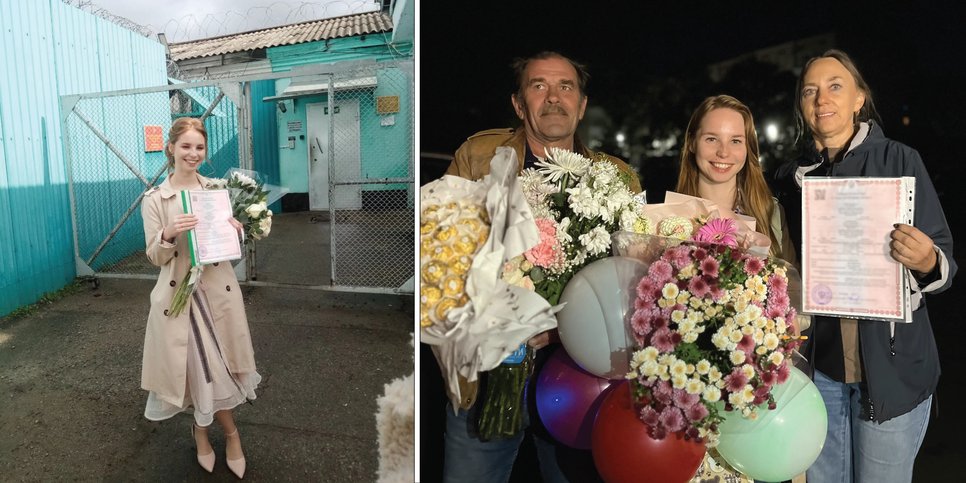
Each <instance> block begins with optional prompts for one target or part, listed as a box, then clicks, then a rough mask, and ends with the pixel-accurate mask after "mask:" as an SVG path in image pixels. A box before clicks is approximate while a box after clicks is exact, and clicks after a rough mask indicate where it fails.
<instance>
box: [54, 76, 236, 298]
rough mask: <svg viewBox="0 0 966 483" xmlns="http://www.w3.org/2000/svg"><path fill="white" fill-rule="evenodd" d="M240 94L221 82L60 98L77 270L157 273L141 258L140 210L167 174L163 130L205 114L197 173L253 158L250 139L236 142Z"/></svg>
mask: <svg viewBox="0 0 966 483" xmlns="http://www.w3.org/2000/svg"><path fill="white" fill-rule="evenodd" d="M226 94H228V95H226ZM241 96H242V87H241V85H240V84H238V83H231V82H224V83H220V84H219V85H215V83H207V84H205V85H200V86H197V87H187V86H177V85H175V86H167V87H159V88H144V89H131V90H124V91H115V92H104V93H97V94H86V95H82V96H63V97H62V98H61V108H62V110H61V112H63V113H64V114H63V132H64V144H65V147H66V148H65V151H66V157H67V167H68V170H67V172H68V177H69V186H70V200H71V216H72V220H73V223H74V247H75V257H76V262H75V264H76V266H77V274H78V275H79V276H84V275H98V276H106V277H117V278H145V279H153V278H154V277H156V276H157V273H158V268H157V267H155V266H153V265H151V264H150V262H148V260H147V258H146V257H145V256H144V227H143V221H142V219H141V209H140V208H141V200H142V198H143V196H144V192H145V191H146V190H148V189H149V188H150V187H152V186H155V185H157V184H158V183H159V181H160V180H161V178H162V177H163V176H164V175H165V172H166V166H167V157H166V156H165V154H164V147H165V142H166V139H165V136H167V132H168V129H169V128H170V126H171V123H172V122H173V120H174V119H176V118H178V117H186V116H190V117H199V118H202V119H203V120H204V123H205V129H206V130H207V131H208V141H209V143H208V144H209V151H208V162H207V163H205V165H203V166H202V167H201V168H200V169H199V172H200V173H201V174H202V175H205V176H210V177H218V176H221V175H223V174H224V173H225V171H227V170H228V169H229V168H231V167H239V161H243V162H245V161H247V160H250V156H249V155H246V154H245V151H246V150H247V149H248V147H247V146H249V144H250V143H245V142H239V139H240V138H243V136H244V135H246V134H247V131H246V130H245V127H244V126H245V122H243V121H242V122H240V120H244V119H245V117H246V115H247V113H246V109H245V108H244V107H242V108H239V107H238V106H246V105H247V102H242V101H241ZM242 167H244V164H243V165H242ZM243 269H244V267H243Z"/></svg>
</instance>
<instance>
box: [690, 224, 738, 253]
mask: <svg viewBox="0 0 966 483" xmlns="http://www.w3.org/2000/svg"><path fill="white" fill-rule="evenodd" d="M737 233H738V228H737V226H736V225H735V221H734V220H732V219H730V218H712V219H710V220H708V222H707V223H705V224H704V226H702V227H701V228H700V229H698V232H697V233H695V234H694V239H695V240H697V241H700V242H707V243H717V244H720V245H727V246H729V247H737V246H738V240H737V238H735V235H736V234H737Z"/></svg>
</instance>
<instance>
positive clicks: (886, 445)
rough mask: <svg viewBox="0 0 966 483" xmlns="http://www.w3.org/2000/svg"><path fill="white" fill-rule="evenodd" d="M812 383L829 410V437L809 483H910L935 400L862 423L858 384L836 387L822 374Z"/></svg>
mask: <svg viewBox="0 0 966 483" xmlns="http://www.w3.org/2000/svg"><path fill="white" fill-rule="evenodd" d="M814 381H815V385H816V386H817V387H818V391H819V392H820V393H821V394H822V399H824V400H825V408H826V409H827V410H828V435H827V436H826V437H825V446H824V447H823V448H822V453H821V454H819V456H818V460H816V461H815V463H814V464H812V466H811V467H810V468H809V469H808V473H807V475H806V479H807V480H808V482H809V483H823V482H830V483H840V482H852V481H854V482H859V483H864V482H876V483H879V482H910V481H912V467H913V464H914V463H915V461H916V454H917V453H918V452H919V447H920V446H921V445H922V440H923V438H925V436H926V426H927V425H928V423H929V408H930V407H931V406H932V396H930V397H929V398H928V399H926V400H925V401H923V402H922V403H920V404H919V405H918V406H916V407H915V409H913V410H912V411H909V412H908V413H906V414H903V415H901V416H897V417H895V418H892V419H890V420H888V421H885V422H883V423H877V422H875V421H868V420H864V419H862V418H860V417H859V414H860V409H861V405H860V402H859V401H860V400H861V392H860V388H859V384H858V383H854V384H844V383H841V382H836V381H834V380H832V379H830V378H829V377H828V376H826V375H825V374H822V373H821V372H819V371H815V378H814Z"/></svg>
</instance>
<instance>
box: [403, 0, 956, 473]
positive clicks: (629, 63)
mask: <svg viewBox="0 0 966 483" xmlns="http://www.w3.org/2000/svg"><path fill="white" fill-rule="evenodd" d="M840 3H841V4H840ZM884 3H887V2H876V3H872V2H832V1H810V2H784V1H771V2H689V1H669V2H661V3H660V4H657V5H656V6H655V5H653V2H644V1H602V0H599V1H590V0H587V1H579V2H568V1H562V0H558V1H553V2H526V1H515V2H466V1H461V0H447V1H440V0H435V1H431V0H423V1H421V2H420V3H419V15H420V30H419V49H420V50H419V65H420V71H419V72H420V77H419V91H420V114H419V118H420V134H419V139H418V142H419V145H418V146H419V151H420V152H421V153H446V154H450V155H451V154H452V153H453V152H454V151H455V150H456V148H458V147H459V145H460V144H461V143H462V142H463V141H464V140H465V139H466V138H467V137H468V136H470V135H471V134H473V133H475V132H477V131H480V130H484V129H490V128H498V127H516V126H517V125H518V121H517V119H516V116H515V114H514V113H513V110H512V108H511V105H510V94H511V92H513V90H514V89H515V83H514V82H515V79H513V78H512V73H511V71H510V67H509V65H510V63H511V61H512V59H513V58H515V57H519V56H527V55H530V54H533V53H535V52H539V51H542V50H556V51H559V52H561V53H563V54H565V55H568V56H570V57H572V58H574V59H575V60H577V61H579V62H582V63H584V64H585V65H586V66H587V67H588V70H589V71H590V74H591V83H590V86H589V89H588V94H589V97H590V99H589V105H591V106H592V105H595V104H599V105H602V106H610V107H612V106H621V105H622V104H626V105H632V104H633V103H634V102H635V101H637V100H639V99H640V96H645V95H647V94H646V93H647V88H648V85H649V83H650V82H653V80H654V79H656V78H660V77H673V78H676V79H682V78H687V77H688V76H691V75H706V74H705V72H706V68H707V66H708V65H709V64H713V63H716V62H719V61H723V60H727V59H731V58H734V57H736V56H739V55H741V54H744V53H748V52H750V51H754V50H757V49H761V48H766V47H770V46H773V45H776V44H780V43H783V42H788V41H791V40H796V39H802V38H806V37H811V36H814V35H819V34H825V33H833V34H834V35H835V38H836V47H837V48H839V49H842V50H844V51H845V52H847V53H848V54H849V55H850V56H851V57H852V58H853V60H854V61H855V62H856V64H857V65H858V67H859V69H860V70H861V71H862V73H863V75H864V76H865V79H866V81H867V82H868V83H869V85H870V86H871V88H872V93H873V98H874V100H875V104H876V107H877V109H878V111H879V114H880V116H881V118H882V121H883V127H884V130H885V134H886V136H888V137H891V138H893V139H896V140H898V141H901V142H903V143H906V144H908V145H910V146H912V147H913V148H915V149H917V150H918V151H919V152H920V154H921V155H922V158H923V160H924V162H925V164H926V167H927V169H928V170H929V172H930V176H931V177H932V179H933V183H934V184H935V186H936V189H937V192H938V193H939V195H940V199H941V202H942V203H943V207H944V211H945V213H946V217H947V220H948V222H949V225H950V228H951V229H952V231H953V236H954V239H955V240H956V241H957V243H956V245H957V249H956V255H957V258H958V259H959V260H960V265H963V264H964V263H963V259H964V258H966V257H963V253H966V252H964V249H966V248H964V247H966V243H964V242H966V216H964V215H963V214H961V212H962V211H963V210H962V209H961V207H962V206H963V200H964V198H963V194H962V193H963V191H964V190H963V189H962V188H961V184H962V178H961V177H960V176H956V175H957V174H960V173H961V172H962V171H963V166H964V164H966V159H964V156H963V154H962V152H963V149H962V147H963V146H966V121H964V120H963V109H964V108H966V54H964V52H966V50H964V47H966V32H964V31H966V16H964V14H963V10H964V9H963V7H961V6H958V5H956V4H955V3H954V2H912V1H903V2H895V3H897V4H898V6H885V5H882V4H884ZM888 3H890V4H891V3H893V2H888ZM843 4H844V5H843ZM592 5H593V6H592ZM783 89H786V90H787V92H789V93H791V92H792V91H793V90H794V89H795V85H794V78H792V79H791V80H790V82H788V85H786V86H784V87H783ZM719 93H726V94H727V93H729V92H695V93H692V98H693V99H695V101H694V102H693V104H691V105H683V106H679V110H678V113H677V114H676V115H674V116H673V117H677V118H676V119H668V120H667V121H668V122H677V123H679V124H680V126H681V127H682V128H683V127H684V126H686V124H687V121H688V117H689V115H690V112H691V111H692V110H693V108H694V107H695V106H696V104H697V102H699V101H700V99H703V98H704V97H706V96H708V95H714V94H719ZM742 100H744V101H746V103H749V105H751V102H748V100H746V99H742ZM787 109H788V111H789V112H790V111H791V110H792V109H793V106H792V105H791V103H790V102H789V103H788V105H787ZM755 114H756V115H757V114H758V113H755ZM903 116H909V118H910V120H911V122H910V124H909V125H908V126H904V125H903V124H902V123H901V119H902V117H903ZM424 159H425V158H424ZM643 163H646V160H643ZM640 164H641V161H640V160H639V166H640ZM442 169H445V164H444V163H439V162H432V161H431V160H424V161H423V163H422V164H421V170H422V178H423V180H424V181H426V180H428V179H432V178H435V177H437V176H439V175H441V174H442V172H441V171H440V170H442ZM427 175H428V176H427ZM427 178H428V179H427ZM655 179H656V178H648V176H647V175H646V172H645V176H643V179H642V184H643V185H644V188H645V189H648V190H650V189H652V188H653V187H654V186H653V183H654V182H655ZM664 182H665V183H667V181H664ZM665 188H667V186H664V187H660V189H665ZM649 198H650V193H649ZM957 279H958V280H957V281H956V282H954V285H953V288H952V289H951V290H950V291H949V292H947V294H945V295H942V297H944V299H949V298H951V297H952V298H953V299H955V298H957V297H959V296H960V295H962V294H966V288H964V285H963V283H962V280H963V277H957ZM954 293H955V294H954ZM931 312H932V311H931ZM937 315H938V317H937ZM933 317H934V320H933V326H934V327H936V325H937V323H940V324H941V323H944V322H945V323H949V322H950V321H949V320H944V321H940V322H937V319H940V318H942V319H945V318H947V317H943V316H942V315H941V314H934V316H933ZM941 345H942V344H941ZM949 349H950V348H948V347H940V354H944V353H946V355H947V356H948V355H949V354H951V353H952V352H955V351H952V352H950V351H949ZM421 354H422V356H421V358H422V361H423V366H422V367H423V370H422V371H421V380H420V385H421V393H422V395H423V399H422V403H421V404H422V405H423V412H422V418H423V419H422V420H421V423H420V425H421V427H422V431H423V433H422V437H421V445H422V458H421V460H422V465H423V470H422V473H423V475H424V477H425V478H426V481H433V480H435V479H436V478H438V476H439V473H438V471H440V469H439V468H440V467H439V464H440V460H439V459H440V458H441V456H442V455H441V450H440V447H439V442H440V439H439V438H441V433H442V427H441V425H442V420H441V417H442V416H441V414H438V412H439V411H440V409H441V407H442V406H441V404H442V402H440V401H439V399H440V394H441V393H442V387H441V385H440V384H441V382H440V380H439V376H438V372H436V371H437V369H436V367H435V364H433V361H432V355H431V354H430V352H429V351H428V349H427V348H426V346H422V347H421ZM943 364H944V366H943V367H944V376H943V377H944V378H946V380H950V381H952V379H949V377H953V378H958V380H960V381H961V380H962V375H961V374H954V373H948V372H946V371H947V369H949V368H950V367H952V366H951V365H950V364H952V363H951V362H950V361H948V360H946V359H945V358H944V362H943ZM957 364H959V367H961V368H962V364H961V363H957ZM930 429H931V431H933V428H932V427H931V428H930ZM933 437H936V436H933ZM927 443H929V442H928V441H927ZM926 446H927V447H929V444H927V445H926ZM525 451H526V450H525V449H524V452H525ZM524 456H525V455H524ZM920 456H922V455H920ZM529 458H531V459H528V460H525V461H528V463H522V465H523V466H529V465H531V464H534V462H533V460H532V455H531V456H530V457H529ZM518 466H520V465H518ZM521 474H522V475H524V477H522V478H514V480H515V481H526V480H527V479H528V478H529V477H532V473H528V472H525V471H524V472H522V471H521V468H520V467H518V468H517V469H516V472H515V473H514V475H515V477H517V476H520V475H521Z"/></svg>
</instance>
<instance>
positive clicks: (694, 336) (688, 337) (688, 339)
mask: <svg viewBox="0 0 966 483" xmlns="http://www.w3.org/2000/svg"><path fill="white" fill-rule="evenodd" d="M699 335H701V334H700V333H699V332H697V331H693V332H688V333H687V334H684V335H682V336H681V340H682V341H684V342H685V343H686V344H690V343H692V342H694V341H696V340H698V336H699Z"/></svg>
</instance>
